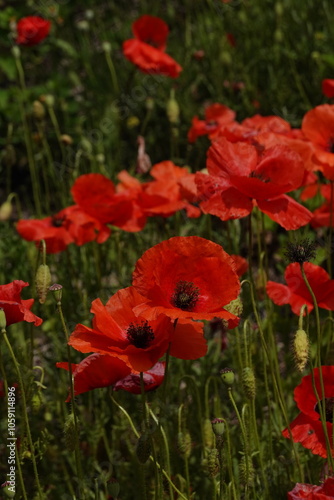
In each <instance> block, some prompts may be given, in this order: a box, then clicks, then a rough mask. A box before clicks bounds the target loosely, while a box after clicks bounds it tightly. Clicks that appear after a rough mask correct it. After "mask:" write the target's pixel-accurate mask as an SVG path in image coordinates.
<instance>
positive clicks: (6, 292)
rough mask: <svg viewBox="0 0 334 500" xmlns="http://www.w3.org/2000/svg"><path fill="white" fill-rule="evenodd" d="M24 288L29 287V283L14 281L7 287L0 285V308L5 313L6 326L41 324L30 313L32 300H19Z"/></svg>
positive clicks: (39, 320)
mask: <svg viewBox="0 0 334 500" xmlns="http://www.w3.org/2000/svg"><path fill="white" fill-rule="evenodd" d="M26 286H29V283H25V282H24V281H21V280H14V281H13V282H12V283H8V284H7V285H0V308H1V309H3V310H4V312H5V315H6V324H7V326H9V325H12V324H13V323H19V322H20V321H27V322H28V323H34V325H35V326H39V325H40V324H41V323H43V320H42V319H41V318H39V317H38V316H35V314H33V313H32V312H31V311H30V309H31V308H32V305H33V303H34V299H27V300H23V299H21V291H22V289H23V288H24V287H26Z"/></svg>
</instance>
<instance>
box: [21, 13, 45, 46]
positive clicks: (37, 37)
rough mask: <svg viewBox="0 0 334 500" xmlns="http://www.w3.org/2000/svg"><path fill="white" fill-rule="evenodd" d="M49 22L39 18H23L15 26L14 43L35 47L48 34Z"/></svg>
mask: <svg viewBox="0 0 334 500" xmlns="http://www.w3.org/2000/svg"><path fill="white" fill-rule="evenodd" d="M50 28H51V22H50V21H47V20H46V19H42V18H41V17H39V16H28V17H23V18H22V19H20V20H19V22H18V23H17V26H16V30H17V38H16V43H17V44H19V45H27V46H32V45H37V44H39V43H40V42H42V41H43V40H44V38H46V37H47V36H48V34H49V32H50Z"/></svg>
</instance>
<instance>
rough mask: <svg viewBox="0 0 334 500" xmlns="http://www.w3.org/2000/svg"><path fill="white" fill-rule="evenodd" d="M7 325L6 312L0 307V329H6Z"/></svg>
mask: <svg viewBox="0 0 334 500" xmlns="http://www.w3.org/2000/svg"><path fill="white" fill-rule="evenodd" d="M6 326H7V320H6V314H5V311H4V310H3V309H2V308H0V330H1V331H2V330H6Z"/></svg>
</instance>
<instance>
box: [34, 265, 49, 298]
mask: <svg viewBox="0 0 334 500" xmlns="http://www.w3.org/2000/svg"><path fill="white" fill-rule="evenodd" d="M35 280H36V281H35V283H36V292H37V296H38V299H39V303H40V304H44V302H45V300H46V296H47V294H48V291H49V286H50V283H51V273H50V269H49V266H48V265H46V264H41V265H40V266H39V268H38V269H37V273H36V278H35Z"/></svg>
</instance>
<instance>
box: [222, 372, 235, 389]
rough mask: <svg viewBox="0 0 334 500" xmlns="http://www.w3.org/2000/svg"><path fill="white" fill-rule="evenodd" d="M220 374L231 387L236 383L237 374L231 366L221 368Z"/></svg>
mask: <svg viewBox="0 0 334 500" xmlns="http://www.w3.org/2000/svg"><path fill="white" fill-rule="evenodd" d="M220 375H221V378H222V380H223V382H224V384H225V385H227V386H229V387H230V386H232V385H233V384H234V379H235V375H234V371H233V370H231V368H224V369H223V370H220Z"/></svg>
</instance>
